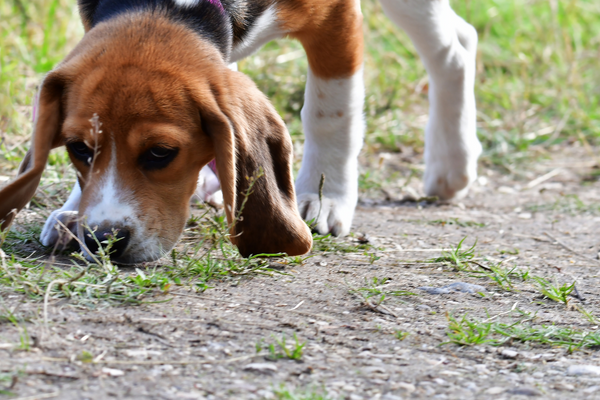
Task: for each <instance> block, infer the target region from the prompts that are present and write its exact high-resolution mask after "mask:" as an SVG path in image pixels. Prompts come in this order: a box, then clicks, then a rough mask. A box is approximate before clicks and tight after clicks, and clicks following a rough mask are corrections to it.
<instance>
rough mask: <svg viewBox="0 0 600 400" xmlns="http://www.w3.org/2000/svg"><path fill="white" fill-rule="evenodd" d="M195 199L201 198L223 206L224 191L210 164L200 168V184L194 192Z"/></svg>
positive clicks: (206, 201)
mask: <svg viewBox="0 0 600 400" xmlns="http://www.w3.org/2000/svg"><path fill="white" fill-rule="evenodd" d="M192 199H193V200H200V201H203V202H205V203H208V204H211V205H212V206H214V207H223V192H221V183H220V182H219V178H218V177H217V175H216V174H215V173H214V172H213V171H212V169H210V167H209V166H208V165H206V166H204V167H203V168H202V169H201V170H200V174H199V175H198V184H197V186H196V191H195V192H194V196H193V197H192Z"/></svg>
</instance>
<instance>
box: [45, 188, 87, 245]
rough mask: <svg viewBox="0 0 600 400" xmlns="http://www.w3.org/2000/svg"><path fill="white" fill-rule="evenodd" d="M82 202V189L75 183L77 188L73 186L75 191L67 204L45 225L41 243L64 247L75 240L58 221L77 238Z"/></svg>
mask: <svg viewBox="0 0 600 400" xmlns="http://www.w3.org/2000/svg"><path fill="white" fill-rule="evenodd" d="M80 200H81V188H80V187H79V182H75V186H73V190H72V191H71V194H70V195H69V198H68V199H67V201H66V202H65V204H64V205H63V206H62V207H61V208H59V209H58V210H55V211H53V212H52V214H50V216H49V217H48V219H47V220H46V223H45V224H44V228H43V229H42V234H41V235H40V241H41V242H42V244H43V245H44V246H57V247H64V246H66V245H67V244H68V243H69V242H70V241H71V239H72V238H73V236H72V235H71V234H69V233H68V232H66V231H65V230H64V228H63V227H62V226H61V225H60V224H59V223H58V222H57V221H60V222H62V223H63V224H64V225H65V226H66V227H67V228H68V229H69V230H70V231H71V232H74V235H75V236H77V233H76V232H77V217H78V215H79V212H78V210H79V201H80Z"/></svg>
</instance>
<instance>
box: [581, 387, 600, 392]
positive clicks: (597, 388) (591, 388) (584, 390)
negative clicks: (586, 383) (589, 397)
mask: <svg viewBox="0 0 600 400" xmlns="http://www.w3.org/2000/svg"><path fill="white" fill-rule="evenodd" d="M599 389H600V386H590V387H589V388H587V389H583V390H582V392H583V393H585V394H591V393H594V392H597V391H598V390H599Z"/></svg>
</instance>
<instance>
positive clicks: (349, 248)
mask: <svg viewBox="0 0 600 400" xmlns="http://www.w3.org/2000/svg"><path fill="white" fill-rule="evenodd" d="M372 248H373V246H372V245H370V244H369V243H360V241H353V240H352V235H351V236H350V238H349V239H348V238H337V237H335V236H333V235H331V234H330V233H328V234H327V235H320V234H318V233H313V248H312V252H313V253H359V252H364V251H366V250H371V249H372Z"/></svg>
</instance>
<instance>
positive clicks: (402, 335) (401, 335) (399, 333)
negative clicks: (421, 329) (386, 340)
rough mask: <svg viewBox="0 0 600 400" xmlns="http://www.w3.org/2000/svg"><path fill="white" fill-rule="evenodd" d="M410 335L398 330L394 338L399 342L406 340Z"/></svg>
mask: <svg viewBox="0 0 600 400" xmlns="http://www.w3.org/2000/svg"><path fill="white" fill-rule="evenodd" d="M408 335H410V332H406V331H401V330H397V331H396V332H394V337H395V338H396V339H398V340H399V341H403V340H404V339H406V338H407V337H408Z"/></svg>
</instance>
